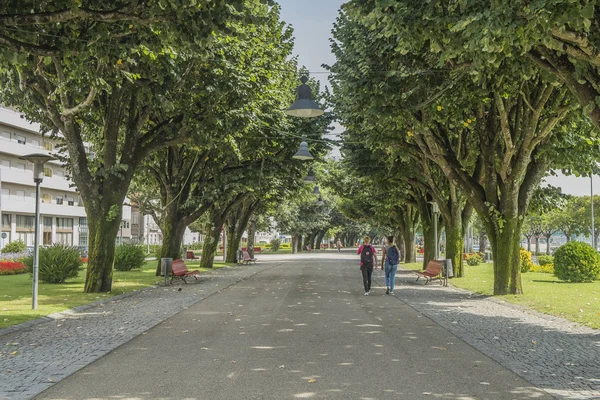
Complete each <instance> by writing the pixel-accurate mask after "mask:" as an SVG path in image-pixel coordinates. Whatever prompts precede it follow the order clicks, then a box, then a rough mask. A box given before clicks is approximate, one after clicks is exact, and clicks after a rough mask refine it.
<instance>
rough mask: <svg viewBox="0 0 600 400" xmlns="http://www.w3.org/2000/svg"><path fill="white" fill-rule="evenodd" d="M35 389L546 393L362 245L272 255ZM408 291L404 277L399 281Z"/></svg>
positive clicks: (336, 395) (401, 395) (108, 393)
mask: <svg viewBox="0 0 600 400" xmlns="http://www.w3.org/2000/svg"><path fill="white" fill-rule="evenodd" d="M262 259H263V260H265V262H272V263H273V264H274V267H273V268H270V269H266V270H264V271H262V272H260V273H258V274H256V275H254V276H252V277H251V278H249V279H247V280H245V281H241V282H239V283H238V284H236V285H233V286H230V287H229V288H227V289H225V290H223V291H221V292H220V293H216V294H214V295H212V296H210V297H208V298H206V299H204V300H202V301H200V302H199V303H197V304H195V305H194V306H192V307H190V308H189V309H187V310H184V311H182V312H180V313H179V314H177V315H176V316H174V317H172V318H170V319H168V320H166V321H164V322H163V323H161V324H159V325H158V326H156V327H155V328H153V329H151V330H149V331H147V332H145V333H144V334H142V335H140V336H138V337H137V338H135V339H133V340H131V341H129V342H128V343H126V344H125V345H123V346H121V347H119V348H117V349H116V350H115V351H113V352H111V353H110V354H108V355H106V356H104V357H102V358H101V359H99V360H97V361H96V362H94V363H92V364H90V365H88V366H87V367H85V368H83V369H81V370H79V371H78V372H77V373H75V374H73V375H72V376H70V377H69V378H67V379H65V380H63V381H61V382H59V383H57V384H56V385H55V386H53V387H51V388H50V389H48V390H46V391H45V392H43V393H42V394H40V395H39V396H38V397H36V398H39V399H105V398H115V399H159V398H160V399H295V398H314V399H320V398H331V399H388V398H389V399H391V398H397V399H432V398H438V399H460V400H469V399H550V398H551V397H550V396H549V395H548V394H546V393H545V392H543V391H540V390H538V389H536V388H534V387H532V386H531V384H529V383H528V382H527V381H525V380H524V379H522V378H520V377H519V376H517V375H516V374H514V373H513V372H511V371H509V370H507V369H506V368H504V367H502V366H500V365H499V364H498V363H496V362H495V361H493V360H491V359H490V358H488V357H486V356H485V355H483V354H482V353H480V352H479V351H477V350H475V349H474V348H472V347H471V346H469V345H467V344H466V343H464V342H463V341H461V340H460V339H458V338H457V337H455V336H454V335H452V334H451V333H450V332H449V331H447V330H446V329H444V328H442V327H441V326H439V325H437V324H436V323H435V322H433V321H432V320H430V319H429V318H427V317H425V316H424V315H422V314H420V313H419V312H417V311H416V310H415V309H413V308H411V307H410V306H409V305H408V304H406V303H404V302H403V301H401V300H400V299H398V298H396V297H393V296H389V295H385V288H384V287H382V286H381V283H382V282H383V278H382V272H377V273H375V274H374V275H375V279H376V281H377V283H375V284H374V285H373V294H371V295H370V296H363V290H362V277H361V274H360V271H359V269H358V256H356V255H355V254H351V253H350V252H348V251H347V252H342V253H337V252H331V253H329V252H328V253H315V254H311V255H305V256H301V257H291V256H288V257H282V258H281V259H280V260H275V259H272V260H271V261H266V260H267V257H263V258H262ZM399 290H402V286H400V287H397V289H396V291H397V292H398V291H399Z"/></svg>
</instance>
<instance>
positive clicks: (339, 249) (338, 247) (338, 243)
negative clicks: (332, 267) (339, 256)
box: [337, 239, 344, 253]
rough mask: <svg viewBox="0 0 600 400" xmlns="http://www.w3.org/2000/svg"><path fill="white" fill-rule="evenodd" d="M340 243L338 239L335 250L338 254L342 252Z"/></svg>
mask: <svg viewBox="0 0 600 400" xmlns="http://www.w3.org/2000/svg"><path fill="white" fill-rule="evenodd" d="M342 247H344V246H342V241H341V240H340V239H338V241H337V249H338V253H339V252H341V251H342Z"/></svg>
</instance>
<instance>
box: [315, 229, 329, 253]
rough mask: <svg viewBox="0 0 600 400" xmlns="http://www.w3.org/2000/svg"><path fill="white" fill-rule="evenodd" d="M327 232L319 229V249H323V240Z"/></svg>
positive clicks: (317, 243)
mask: <svg viewBox="0 0 600 400" xmlns="http://www.w3.org/2000/svg"><path fill="white" fill-rule="evenodd" d="M325 233H327V232H326V231H324V230H321V231H319V234H318V235H317V240H316V241H315V246H317V247H318V250H321V243H322V242H323V237H324V236H325Z"/></svg>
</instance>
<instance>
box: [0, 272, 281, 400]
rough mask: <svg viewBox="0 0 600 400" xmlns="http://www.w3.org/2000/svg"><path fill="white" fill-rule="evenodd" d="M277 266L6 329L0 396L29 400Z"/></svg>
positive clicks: (146, 292)
mask: <svg viewBox="0 0 600 400" xmlns="http://www.w3.org/2000/svg"><path fill="white" fill-rule="evenodd" d="M278 265H281V263H278V262H273V263H261V264H258V265H253V266H248V267H243V268H238V267H229V268H230V269H229V270H223V269H219V270H215V271H210V272H207V273H206V274H202V276H201V277H200V279H201V280H200V281H199V282H197V283H191V282H190V284H188V285H185V284H181V285H172V286H169V287H164V286H150V287H147V288H143V289H140V290H137V291H132V292H128V293H123V294H122V295H117V296H114V297H110V298H106V299H102V300H99V301H96V302H94V303H90V304H85V305H82V306H78V307H76V308H73V309H71V310H66V311H63V312H60V313H56V314H53V315H52V317H51V316H47V317H43V318H38V319H35V320H32V321H27V322H25V323H23V324H18V325H15V326H14V327H9V328H6V329H10V330H11V332H7V331H4V332H3V334H2V336H1V338H2V339H3V341H4V342H5V343H4V344H2V343H0V345H1V346H0V399H2V400H4V399H10V400H20V399H30V398H32V397H34V396H36V395H38V394H39V393H41V392H42V391H44V390H45V389H47V388H48V387H50V386H52V385H54V384H55V383H56V382H59V381H60V380H62V379H65V378H66V377H68V376H69V375H71V374H73V373H75V372H77V371H78V370H79V369H81V368H83V367H85V366H87V365H89V364H90V363H92V362H94V361H96V360H97V359H99V358H100V357H102V356H104V355H105V354H107V353H109V352H110V351H112V350H114V349H116V348H117V347H119V346H121V345H123V344H124V343H127V342H128V341H129V340H131V339H133V338H135V337H137V336H138V335H140V334H143V332H145V331H147V330H149V329H151V328H153V327H155V326H157V325H159V324H160V323H162V322H164V321H165V320H167V319H168V318H170V317H172V316H174V315H175V314H177V313H178V312H180V311H182V310H184V309H187V308H188V307H190V306H192V305H194V304H196V303H198V302H200V301H202V300H204V299H206V298H208V297H210V296H212V295H213V294H216V293H220V292H222V291H223V290H225V289H227V288H229V287H231V286H233V285H236V284H238V283H240V282H243V281H245V280H247V279H249V278H251V277H252V276H254V275H256V274H258V273H261V272H263V271H265V270H268V269H271V268H275V267H277V266H278ZM182 289H183V290H182ZM179 293H181V294H179ZM90 311H91V312H90ZM61 317H62V318H61ZM2 351H4V353H3V352H2ZM13 351H14V352H15V355H12V354H11V353H12V352H13Z"/></svg>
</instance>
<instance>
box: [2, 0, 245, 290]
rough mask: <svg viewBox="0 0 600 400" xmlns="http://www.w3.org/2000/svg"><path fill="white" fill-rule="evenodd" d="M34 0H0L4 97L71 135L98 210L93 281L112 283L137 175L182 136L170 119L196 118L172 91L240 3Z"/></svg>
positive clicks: (73, 155) (179, 88)
mask: <svg viewBox="0 0 600 400" xmlns="http://www.w3.org/2000/svg"><path fill="white" fill-rule="evenodd" d="M26 3H28V4H23V2H21V1H19V2H16V1H10V2H4V3H3V4H2V6H1V7H0V13H1V14H2V15H4V16H5V17H4V20H3V21H2V22H0V24H1V25H2V28H1V29H2V30H3V33H4V35H0V36H2V38H3V39H2V41H0V45H1V46H2V47H1V53H0V75H1V76H2V78H3V81H4V83H5V87H4V90H3V91H2V93H0V100H1V101H2V102H3V103H5V104H7V105H11V106H15V107H16V108H17V109H19V110H20V111H22V112H23V113H24V114H25V116H26V117H27V118H28V119H29V120H31V121H35V122H39V123H41V125H42V127H43V129H44V130H45V131H46V132H51V133H52V134H53V135H57V136H58V137H59V138H62V139H63V143H64V148H65V150H66V152H65V156H64V161H65V162H66V163H67V165H68V167H69V170H70V173H71V175H72V179H73V181H74V183H75V185H76V186H77V188H78V190H79V192H80V194H81V197H82V199H83V203H84V206H85V209H86V213H87V215H88V216H90V220H89V222H88V225H89V253H88V256H89V257H88V271H87V276H86V283H85V289H84V290H85V291H86V292H108V291H110V290H111V284H112V265H113V259H114V249H115V237H116V235H117V232H118V229H119V226H120V223H121V207H122V204H123V201H124V199H125V196H126V194H127V191H128V188H129V184H130V181H131V179H132V177H133V174H134V172H135V170H136V168H137V167H138V166H139V164H140V163H141V162H142V160H143V159H144V158H145V157H146V155H147V154H148V153H150V152H151V151H152V150H154V149H157V148H159V147H163V146H166V145H169V144H172V143H176V142H179V141H181V140H182V137H181V136H172V135H171V132H173V131H170V132H169V131H165V130H164V128H165V127H167V126H170V125H174V124H175V125H176V124H182V123H185V122H187V121H189V120H193V118H191V117H192V115H190V114H194V112H195V111H194V110H193V109H192V108H189V107H188V108H185V109H174V108H173V102H172V101H173V97H176V96H180V95H181V94H182V92H184V93H189V91H188V90H187V89H188V87H189V86H193V83H192V82H189V81H188V80H187V78H188V72H189V70H190V68H191V67H193V66H195V65H197V64H198V63H204V62H206V58H207V56H208V57H210V55H211V53H210V48H211V44H210V43H211V42H212V41H213V37H214V35H213V33H214V32H221V31H222V30H223V29H224V28H225V25H226V24H227V23H228V22H229V21H231V20H233V19H235V18H237V17H238V9H237V8H240V6H241V2H236V3H234V4H224V3H221V2H209V1H203V2H202V5H201V6H196V7H191V6H189V3H188V2H186V1H177V0H175V1H170V2H168V3H164V2H159V3H152V5H150V4H149V3H148V4H147V3H145V2H143V3H141V4H140V3H137V2H135V3H132V5H131V6H125V7H123V5H122V4H120V3H118V2H114V1H108V2H104V3H103V4H102V6H100V7H98V6H97V5H96V4H95V3H94V4H93V5H92V4H91V3H89V4H88V2H85V3H82V4H81V5H80V6H74V7H66V6H64V4H65V3H63V2H59V1H58V0H57V1H48V2H41V3H40V2H35V1H27V2H26ZM69 4H70V3H69ZM120 8H122V9H123V10H124V12H123V13H121V12H120V11H119V9H120ZM24 9H26V10H28V11H29V10H33V11H34V12H33V13H32V14H29V15H23V14H20V13H21V11H22V10H24ZM11 15H12V16H13V18H12V20H11V17H9V16H11ZM57 22H60V23H57ZM63 22H64V23H63ZM15 27H17V28H18V29H14V28H15ZM7 31H8V32H7ZM157 32H160V34H157ZM175 131H176V132H181V131H182V130H175ZM59 132H60V135H59ZM88 143H89V144H90V146H91V149H92V151H91V153H90V154H87V152H86V147H87V146H86V144H88Z"/></svg>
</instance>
